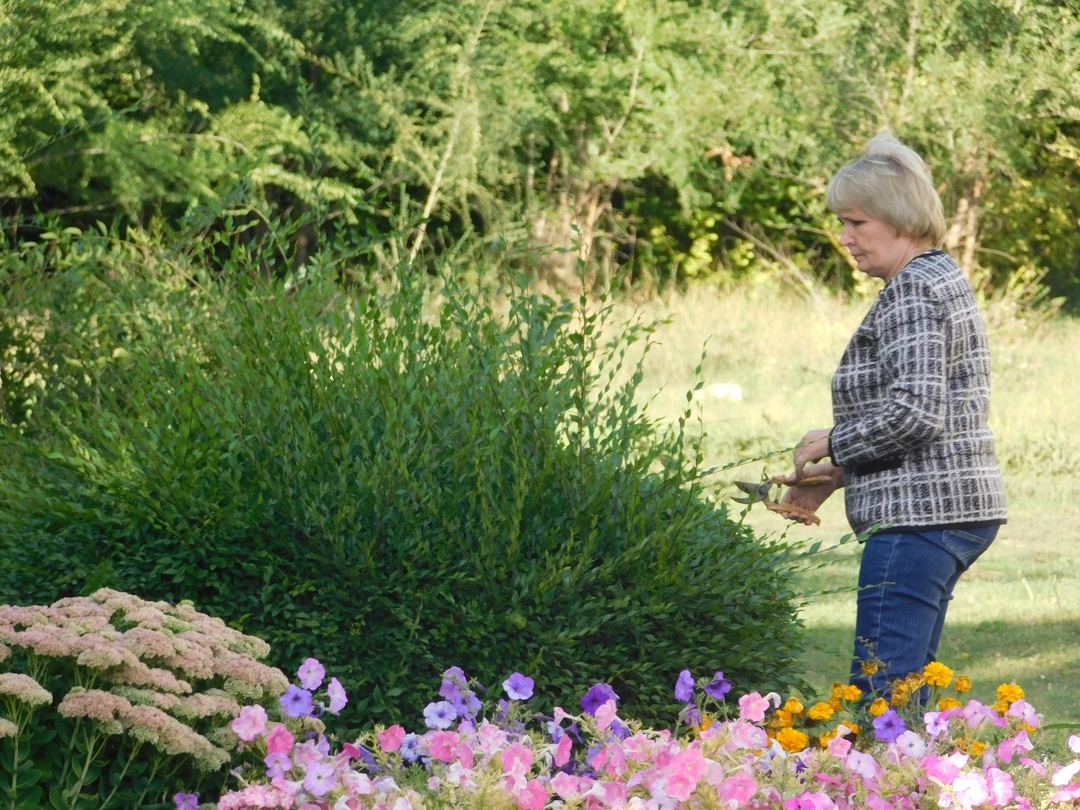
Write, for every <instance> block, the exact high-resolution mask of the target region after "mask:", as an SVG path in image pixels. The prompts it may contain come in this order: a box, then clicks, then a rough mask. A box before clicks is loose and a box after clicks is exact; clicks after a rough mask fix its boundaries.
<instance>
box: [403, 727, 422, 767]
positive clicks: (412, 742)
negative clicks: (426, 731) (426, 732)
mask: <svg viewBox="0 0 1080 810" xmlns="http://www.w3.org/2000/svg"><path fill="white" fill-rule="evenodd" d="M398 750H399V751H400V752H401V756H402V757H403V758H404V759H405V761H406V762H416V761H417V760H418V759H420V738H419V737H417V736H416V735H415V734H413V733H412V732H409V733H408V734H406V735H405V739H403V740H402V741H401V747H400V748H399V749H398Z"/></svg>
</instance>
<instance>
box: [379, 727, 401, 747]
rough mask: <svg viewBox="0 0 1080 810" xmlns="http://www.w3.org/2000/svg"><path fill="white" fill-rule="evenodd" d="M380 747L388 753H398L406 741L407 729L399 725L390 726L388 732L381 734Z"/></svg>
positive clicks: (381, 732)
mask: <svg viewBox="0 0 1080 810" xmlns="http://www.w3.org/2000/svg"><path fill="white" fill-rule="evenodd" d="M378 736H379V746H380V747H381V748H382V750H383V751H386V752H387V753H389V752H391V751H397V750H398V749H399V748H401V743H402V742H404V741H405V729H403V728H402V727H401V726H399V725H393V726H390V728H388V729H386V731H380V732H379V735H378Z"/></svg>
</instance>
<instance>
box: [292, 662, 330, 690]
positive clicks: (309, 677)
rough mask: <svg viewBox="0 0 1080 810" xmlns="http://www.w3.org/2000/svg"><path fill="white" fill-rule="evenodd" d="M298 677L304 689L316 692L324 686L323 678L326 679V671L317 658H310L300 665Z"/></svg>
mask: <svg viewBox="0 0 1080 810" xmlns="http://www.w3.org/2000/svg"><path fill="white" fill-rule="evenodd" d="M296 676H297V678H299V679H300V685H301V686H302V687H304V688H305V689H308V690H311V691H314V690H316V689H318V688H319V687H320V686H322V682H323V678H325V677H326V670H325V669H324V668H323V665H322V664H320V663H319V660H318V659H317V658H308V659H307V660H305V661H304V663H302V664H301V665H300V669H299V670H297V672H296Z"/></svg>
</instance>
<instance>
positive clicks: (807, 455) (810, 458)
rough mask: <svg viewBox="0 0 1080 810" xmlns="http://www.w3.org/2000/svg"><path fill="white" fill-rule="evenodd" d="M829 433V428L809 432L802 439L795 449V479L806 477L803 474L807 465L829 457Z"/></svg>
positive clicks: (830, 430)
mask: <svg viewBox="0 0 1080 810" xmlns="http://www.w3.org/2000/svg"><path fill="white" fill-rule="evenodd" d="M831 433H832V429H831V428H821V429H820V430H811V431H810V432H809V433H807V434H806V435H805V436H803V437H802V439H801V440H800V441H799V444H798V445H797V446H796V447H795V453H794V457H795V477H796V478H804V477H806V475H807V474H808V473H806V472H805V468H806V465H807V464H811V463H813V462H815V461H821V459H823V458H825V457H826V456H827V455H829V435H830V434H831Z"/></svg>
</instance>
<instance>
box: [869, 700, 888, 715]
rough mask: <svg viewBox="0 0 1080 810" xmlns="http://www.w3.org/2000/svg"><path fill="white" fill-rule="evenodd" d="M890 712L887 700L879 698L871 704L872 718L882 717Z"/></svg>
mask: <svg viewBox="0 0 1080 810" xmlns="http://www.w3.org/2000/svg"><path fill="white" fill-rule="evenodd" d="M888 710H889V703H888V701H887V700H885V698H878V699H877V700H875V701H874V702H873V703H871V704H870V715H871V716H872V717H880V716H881V715H883V714H885V712H887V711H888Z"/></svg>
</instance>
